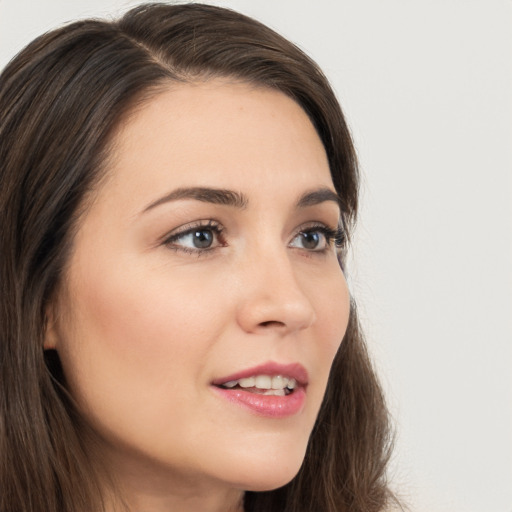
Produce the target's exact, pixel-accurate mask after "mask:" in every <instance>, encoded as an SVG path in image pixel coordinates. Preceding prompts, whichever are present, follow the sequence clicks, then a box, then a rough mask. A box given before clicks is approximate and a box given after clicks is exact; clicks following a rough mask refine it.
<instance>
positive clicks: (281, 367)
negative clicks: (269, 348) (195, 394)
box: [212, 361, 308, 386]
mask: <svg viewBox="0 0 512 512" xmlns="http://www.w3.org/2000/svg"><path fill="white" fill-rule="evenodd" d="M256 375H271V376H274V375H281V376H283V377H291V378H292V379H295V380H296V381H297V383H298V384H299V385H301V386H306V385H307V383H308V372H307V371H306V368H304V366H302V365H301V364H300V363H290V364H280V363H276V362H274V361H269V362H267V363H264V364H260V365H258V366H254V367H252V368H247V369H245V370H241V371H239V372H236V373H232V374H231V375H227V376H225V377H220V378H218V379H215V380H214V381H213V382H212V384H213V385H214V386H221V385H222V384H225V383H226V382H230V381H233V380H239V379H244V378H247V377H254V376H256Z"/></svg>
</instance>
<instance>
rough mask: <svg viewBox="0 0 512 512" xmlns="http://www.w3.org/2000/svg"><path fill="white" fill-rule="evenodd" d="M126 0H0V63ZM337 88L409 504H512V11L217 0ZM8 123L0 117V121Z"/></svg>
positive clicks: (506, 1) (474, 5) (485, 509)
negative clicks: (352, 151)
mask: <svg viewBox="0 0 512 512" xmlns="http://www.w3.org/2000/svg"><path fill="white" fill-rule="evenodd" d="M135 3H137V2H133V1H132V2H127V1H120V0H118V1H115V0H37V1H33V0H0V67H3V66H4V65H5V64H6V62H7V61H8V59H10V58H11V57H12V56H13V55H14V54H15V53H16V52H17V51H18V50H19V49H21V47H22V46H23V45H24V44H26V43H28V42H29V41H30V40H31V39H32V38H33V37H35V36H36V35H38V34H39V33H41V32H42V31H44V30H47V29H49V28H53V27H54V26H56V25H57V24H59V23H61V22H63V21H68V20H71V19H75V18H77V17H82V16H89V15H95V16H98V15H105V14H112V13H116V12H119V10H122V9H124V8H126V7H127V6H129V5H134V4H135ZM216 3H217V4H221V5H225V6H231V7H233V8H235V9H238V10H240V11H242V12H245V13H247V14H249V15H252V16H254V17H256V18H258V19H260V20H262V21H264V22H266V23H267V24H269V25H270V26H272V27H273V28H275V29H277V30H278V31H279V32H281V33H283V34H284V35H285V36H287V37H289V38H290V39H292V40H293V41H295V42H296V43H298V44H299V46H301V47H302V48H303V49H305V50H306V52H307V53H309V54H310V55H311V56H312V57H313V58H314V59H316V60H317V61H318V62H319V64H320V65H321V67H322V68H323V69H324V71H325V72H326V74H327V75H328V77H329V78H330V79H331V81H332V83H333V85H334V88H335V89H336V91H337V93H338V95H339V98H340V101H341V103H342V106H343V108H344V110H345V113H346V115H347V118H348V121H349V124H350V125H351V128H352V131H353V135H354V138H355V142H356V145H357V149H358V152H359V157H360V162H361V167H362V171H363V176H364V182H363V189H362V192H363V208H362V212H361V218H360V223H359V229H358V236H357V239H356V242H355V247H354V251H353V260H354V261H353V262H352V263H351V265H350V285H351V288H352V292H353V294H354V295H355V297H356V299H357V300H358V302H359V305H360V310H361V313H362V317H363V323H364V326H365V328H366V331H367V334H368V339H369V343H370V345H371V350H372V352H373V354H374V356H375V360H376V364H377V366H378V369H379V372H380V374H381V375H382V379H383V382H384V385H385V388H386V391H387V394H388V397H389V401H390V405H391V409H392V412H393V416H394V418H395V421H396V424H397V431H398V432H397V449H396V454H395V459H394V461H393V462H394V463H393V471H392V477H393V482H394V487H395V488H396V489H397V490H398V491H399V493H400V494H402V495H403V496H404V497H405V498H406V502H408V503H409V505H410V507H411V509H412V510H413V511H418V512H512V377H511V373H512V372H511V369H512V350H511V346H512V178H511V177H512V150H511V143H512V2H511V1H510V0H428V1H420V0H338V1H334V0H331V1H328V0H315V1H307V0H258V1H256V0H253V1H249V0H225V1H219V2H216ZM0 115H1V113H0Z"/></svg>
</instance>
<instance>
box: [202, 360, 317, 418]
mask: <svg viewBox="0 0 512 512" xmlns="http://www.w3.org/2000/svg"><path fill="white" fill-rule="evenodd" d="M307 384H308V374H307V371H306V369H305V368H304V367H303V366H302V365H300V364H298V363H294V364H286V365H283V364H279V363H274V362H268V363H265V364H263V365H260V366H256V367H253V368H248V369H246V370H243V371H241V372H237V373H234V374H231V375H228V376H226V377H222V378H219V379H215V380H214V381H213V382H212V386H213V389H214V390H215V392H216V393H218V394H219V395H220V396H222V397H224V398H225V399H227V400H228V401H230V402H231V403H232V404H234V405H238V406H241V407H243V408H245V409H249V410H250V411H251V412H253V413H255V414H257V415H259V416H266V417H271V418H282V417H287V416H291V415H294V414H297V413H299V412H300V411H301V410H302V408H303V406H304V401H305V397H306V387H307Z"/></svg>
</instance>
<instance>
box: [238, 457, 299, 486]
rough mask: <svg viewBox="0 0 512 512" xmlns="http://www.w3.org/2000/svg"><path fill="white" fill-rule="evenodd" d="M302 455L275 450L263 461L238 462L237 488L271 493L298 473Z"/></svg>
mask: <svg viewBox="0 0 512 512" xmlns="http://www.w3.org/2000/svg"><path fill="white" fill-rule="evenodd" d="M303 460H304V453H303V452H302V453H290V452H288V453H283V452H282V451H281V450H277V451H276V452H275V453H273V454H272V455H271V456H269V457H266V458H265V460H256V461H252V462H251V461H247V460H244V462H243V463H242V461H240V463H239V464H238V465H237V466H238V467H237V468H236V469H237V471H236V475H235V477H236V480H237V485H236V487H237V488H240V489H243V490H245V491H254V492H262V491H272V490H274V489H277V488H279V487H282V486H283V485H286V484H287V483H289V482H290V481H291V480H293V478H294V477H295V476H296V475H297V473H298V472H299V469H300V468H301V466H302V462H303Z"/></svg>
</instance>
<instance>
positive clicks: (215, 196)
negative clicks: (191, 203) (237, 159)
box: [143, 187, 247, 212]
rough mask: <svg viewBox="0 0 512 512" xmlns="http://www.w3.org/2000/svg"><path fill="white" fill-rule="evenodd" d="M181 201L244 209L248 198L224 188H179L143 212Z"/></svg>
mask: <svg viewBox="0 0 512 512" xmlns="http://www.w3.org/2000/svg"><path fill="white" fill-rule="evenodd" d="M179 199H195V200H196V201H202V202H204V203H213V204H221V205H225V206H234V207H235V208H240V209H244V208H245V207H246V206H247V197H245V196H244V195H243V194H241V193H240V192H234V191H233V190H226V189H223V188H209V187H188V188H177V189H176V190H173V191H172V192H170V193H169V194H166V195H165V196H163V197H161V198H160V199H157V200H156V201H154V202H153V203H151V204H149V205H148V206H146V208H145V209H144V210H143V211H144V212H147V211H148V210H151V209H153V208H155V207H156V206H159V205H161V204H164V203H168V202H169V201H177V200H179Z"/></svg>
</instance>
